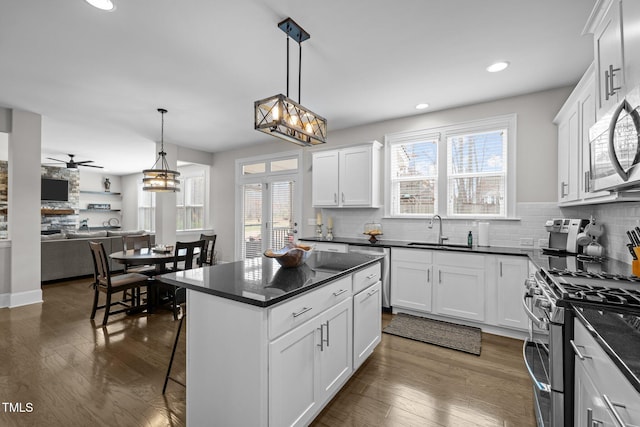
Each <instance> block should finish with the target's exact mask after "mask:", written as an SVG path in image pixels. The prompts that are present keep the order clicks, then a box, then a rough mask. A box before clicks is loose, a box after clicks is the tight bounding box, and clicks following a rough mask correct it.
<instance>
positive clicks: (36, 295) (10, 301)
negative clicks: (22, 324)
mask: <svg viewBox="0 0 640 427" xmlns="http://www.w3.org/2000/svg"><path fill="white" fill-rule="evenodd" d="M41 302H42V289H37V290H34V291H28V292H18V293H15V294H0V307H9V308H14V307H20V306H23V305H29V304H37V303H41Z"/></svg>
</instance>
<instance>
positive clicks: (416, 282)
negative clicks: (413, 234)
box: [391, 248, 433, 313]
mask: <svg viewBox="0 0 640 427" xmlns="http://www.w3.org/2000/svg"><path fill="white" fill-rule="evenodd" d="M432 260H433V251H429V250H423V249H401V248H392V249H391V306H392V307H394V308H406V309H410V310H417V311H421V312H425V313H429V312H431V308H432V307H431V301H432V286H433V280H432V279H433V266H432Z"/></svg>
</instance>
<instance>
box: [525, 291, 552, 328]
mask: <svg viewBox="0 0 640 427" xmlns="http://www.w3.org/2000/svg"><path fill="white" fill-rule="evenodd" d="M528 299H531V295H529V294H524V296H523V297H522V307H524V311H525V313H527V317H528V318H529V319H531V321H532V322H533V324H534V325H536V326H537V327H538V329H542V330H548V329H549V322H548V321H547V320H546V319H545V318H543V317H538V316H536V315H535V314H534V312H533V311H531V309H530V308H529V304H528V302H527V300H528Z"/></svg>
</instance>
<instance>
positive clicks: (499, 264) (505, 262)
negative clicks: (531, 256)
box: [495, 256, 529, 330]
mask: <svg viewBox="0 0 640 427" xmlns="http://www.w3.org/2000/svg"><path fill="white" fill-rule="evenodd" d="M495 262H496V272H497V277H496V280H495V283H496V293H497V301H498V313H497V318H496V323H497V324H498V325H499V326H506V327H509V328H516V329H521V330H526V329H527V328H528V318H527V315H526V314H525V312H524V310H523V309H522V295H523V294H524V286H523V284H524V281H525V280H526V278H527V277H528V276H529V261H528V259H527V258H524V257H514V256H496V257H495Z"/></svg>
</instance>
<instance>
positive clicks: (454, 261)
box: [434, 252, 487, 322]
mask: <svg viewBox="0 0 640 427" xmlns="http://www.w3.org/2000/svg"><path fill="white" fill-rule="evenodd" d="M484 261H485V258H484V255H470V254H460V253H451V252H437V253H436V254H435V261H434V272H435V274H434V276H435V277H434V279H435V282H436V284H435V285H434V294H435V312H436V313H438V314H443V315H447V316H453V317H460V318H463V319H469V320H475V321H480V322H481V321H484V318H485V296H486V293H487V290H486V287H485V280H484V276H485V272H484Z"/></svg>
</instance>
